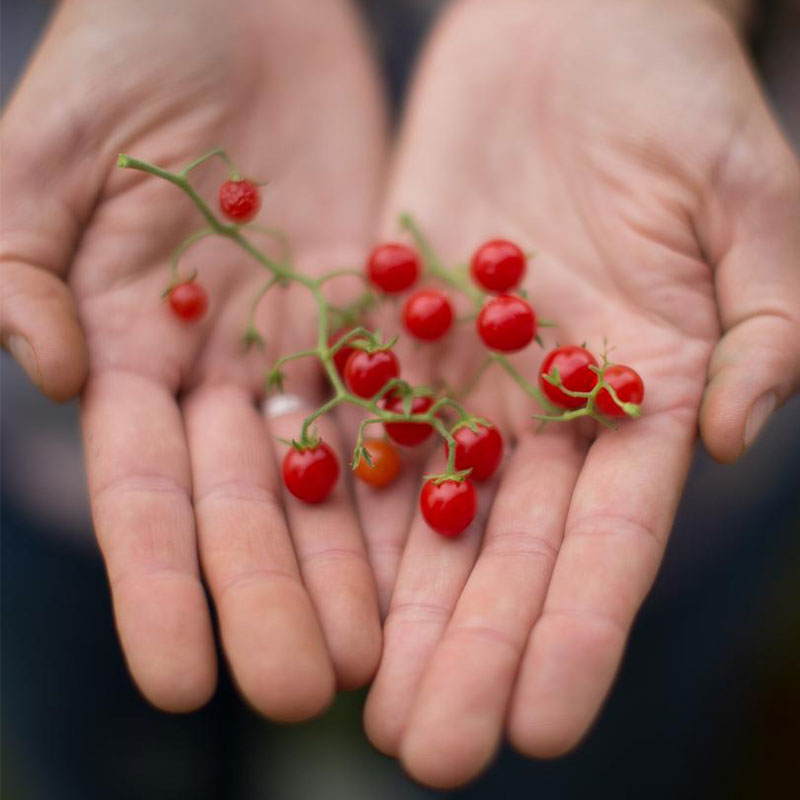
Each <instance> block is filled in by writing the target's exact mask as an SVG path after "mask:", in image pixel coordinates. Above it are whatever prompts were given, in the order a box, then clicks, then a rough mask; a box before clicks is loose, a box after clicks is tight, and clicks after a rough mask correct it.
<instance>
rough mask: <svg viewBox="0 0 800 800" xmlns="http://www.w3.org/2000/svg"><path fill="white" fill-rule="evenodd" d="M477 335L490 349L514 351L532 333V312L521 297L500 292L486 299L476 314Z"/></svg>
mask: <svg viewBox="0 0 800 800" xmlns="http://www.w3.org/2000/svg"><path fill="white" fill-rule="evenodd" d="M477 327H478V335H479V336H480V337H481V339H482V340H483V342H484V344H485V345H486V346H487V347H488V348H489V349H490V350H499V351H500V352H501V353H514V352H516V351H517V350H522V348H523V347H527V346H528V345H529V344H530V343H531V341H532V340H533V337H534V336H536V314H534V311H533V309H532V308H531V307H530V305H529V304H528V303H527V302H526V301H525V300H523V299H522V298H521V297H514V296H513V295H509V294H504V295H500V296H499V297H493V298H492V299H491V300H488V301H487V302H486V303H485V305H484V306H483V308H482V309H481V311H480V314H478V323H477Z"/></svg>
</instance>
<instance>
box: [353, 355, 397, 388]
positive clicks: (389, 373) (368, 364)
mask: <svg viewBox="0 0 800 800" xmlns="http://www.w3.org/2000/svg"><path fill="white" fill-rule="evenodd" d="M399 374H400V364H399V363H398V361H397V356H395V354H394V353H393V352H392V351H391V350H376V351H375V352H374V353H367V352H366V351H365V350H356V351H355V352H354V353H353V354H352V355H351V356H350V358H348V359H347V364H346V365H345V368H344V380H345V383H346V384H347V387H348V389H350V391H351V392H352V393H353V394H355V395H358V396H359V397H364V398H370V397H374V396H375V395H376V394H377V393H378V392H379V391H380V390H381V389H383V387H384V386H385V385H386V384H387V383H388V382H389V381H390V380H392V379H393V378H396V377H398V375H399Z"/></svg>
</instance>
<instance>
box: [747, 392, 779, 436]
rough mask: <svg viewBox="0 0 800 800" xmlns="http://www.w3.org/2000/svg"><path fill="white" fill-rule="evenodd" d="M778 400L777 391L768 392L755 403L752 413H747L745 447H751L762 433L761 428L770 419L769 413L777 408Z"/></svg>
mask: <svg viewBox="0 0 800 800" xmlns="http://www.w3.org/2000/svg"><path fill="white" fill-rule="evenodd" d="M776 402H777V398H776V397H775V392H767V393H766V394H762V395H761V397H759V398H758V400H756V401H755V403H753V406H752V408H751V409H750V413H749V414H748V415H747V422H745V424H744V446H745V447H750V445H751V444H752V443H753V442H754V441H755V440H756V438H757V436H758V434H759V433H761V429H762V428H763V427H764V424H765V423H766V421H767V420H768V419H769V415H770V414H771V413H772V412H773V411H774V410H775V403H776Z"/></svg>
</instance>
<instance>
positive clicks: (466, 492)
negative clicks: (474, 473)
mask: <svg viewBox="0 0 800 800" xmlns="http://www.w3.org/2000/svg"><path fill="white" fill-rule="evenodd" d="M419 507H420V509H421V511H422V516H423V517H424V518H425V522H427V523H428V525H430V527H431V528H433V530H435V531H436V533H438V534H439V535H441V536H446V537H448V538H451V539H452V538H454V537H455V536H458V534H459V533H461V532H462V531H464V530H465V529H466V528H467V527H468V526H469V524H470V522H472V520H473V519H475V513H476V512H477V510H478V496H477V493H476V492H475V487H474V486H473V485H472V481H470V480H469V478H465V479H464V480H461V481H442V482H441V483H434V481H433V480H432V479H430V478H429V479H428V480H427V481H425V484H424V485H423V487H422V493H421V494H420V496H419Z"/></svg>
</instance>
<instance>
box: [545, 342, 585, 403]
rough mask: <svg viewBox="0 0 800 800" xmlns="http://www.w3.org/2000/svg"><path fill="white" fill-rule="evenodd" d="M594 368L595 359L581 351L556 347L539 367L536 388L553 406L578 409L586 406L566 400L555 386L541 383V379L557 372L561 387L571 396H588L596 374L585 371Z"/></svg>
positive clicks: (577, 400) (578, 400) (579, 400)
mask: <svg viewBox="0 0 800 800" xmlns="http://www.w3.org/2000/svg"><path fill="white" fill-rule="evenodd" d="M590 366H593V367H596V366H597V361H596V360H595V357H594V356H593V355H592V354H591V353H590V352H589V351H588V350H587V349H586V348H585V347H578V346H577V345H574V344H569V345H565V346H564V347H556V349H555V350H551V351H550V352H549V353H548V354H547V355H546V356H545V358H544V361H542V365H541V367H539V387H540V388H541V390H542V392H543V393H544V395H545V397H546V398H547V399H548V400H549V401H550V402H551V403H554V404H555V405H557V406H560V407H561V408H567V409H575V408H581V406H584V405H586V399H585V398H583V397H570V396H569V395H568V394H564V392H562V391H561V389H559V388H558V387H557V386H553V384H552V383H550V382H549V381H547V380H545V378H544V376H545V375H552V374H553V370H554V369H557V370H558V374H559V377H560V378H561V383H562V384H563V385H564V387H565V388H566V389H569V390H570V391H571V392H591V391H592V389H594V386H595V384H596V383H597V374H596V373H594V372H592V370H590V369H589V367H590Z"/></svg>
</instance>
